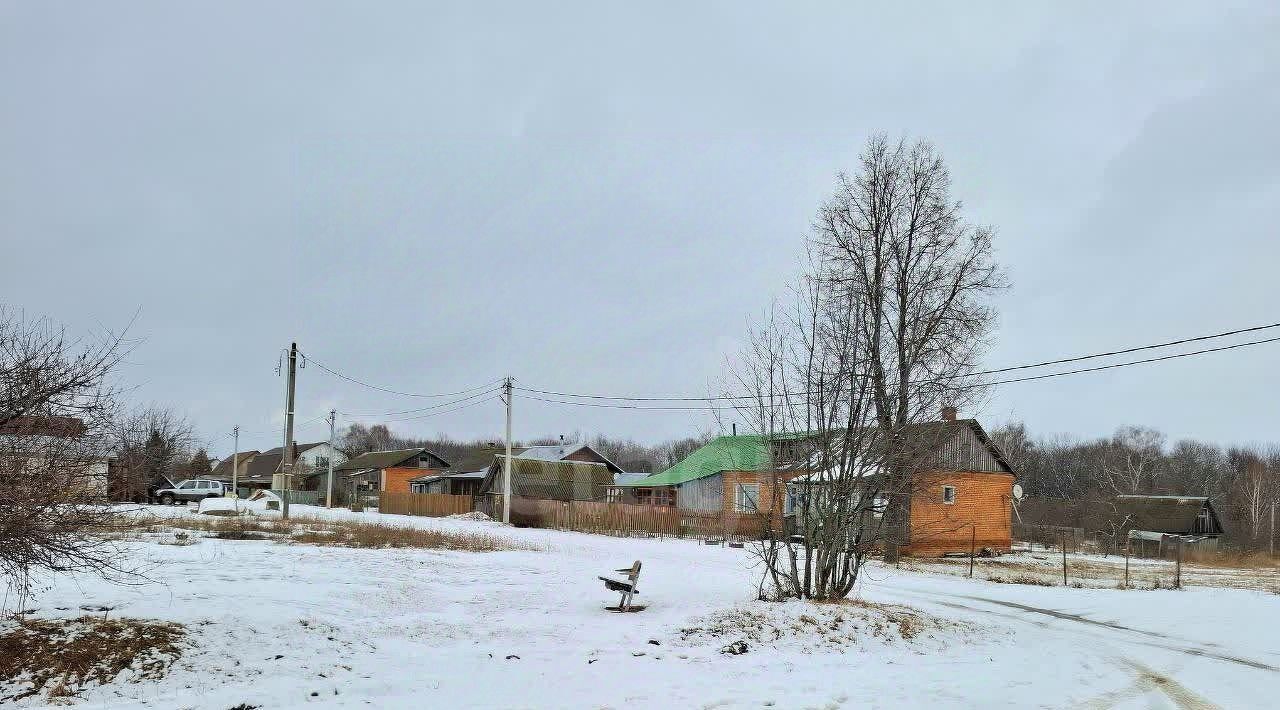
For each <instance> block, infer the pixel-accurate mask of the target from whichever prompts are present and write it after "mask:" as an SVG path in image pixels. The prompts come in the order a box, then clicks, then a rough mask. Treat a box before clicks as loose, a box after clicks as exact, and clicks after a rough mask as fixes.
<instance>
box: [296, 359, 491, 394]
mask: <svg viewBox="0 0 1280 710" xmlns="http://www.w3.org/2000/svg"><path fill="white" fill-rule="evenodd" d="M299 352H300V353H301V354H302V357H303V360H304V361H305V362H309V363H313V364H315V366H316V367H319V368H320V369H321V370H324V371H325V372H327V373H329V374H330V375H333V376H334V377H337V378H340V379H343V380H346V381H347V382H352V383H354V384H357V385H360V386H361V387H368V388H369V389H371V390H377V391H379V392H386V393H388V394H395V395H400V396H401V397H424V398H437V397H457V396H459V395H464V394H470V393H472V392H475V391H476V390H478V389H482V388H484V387H492V386H493V385H496V384H498V383H499V382H501V381H502V380H501V378H499V379H496V380H491V381H489V382H486V383H484V384H482V385H476V386H475V387H468V388H467V389H464V390H459V391H458V392H435V393H432V394H423V393H420V392H402V391H400V390H393V389H390V388H387V387H379V386H378V385H373V384H369V383H368V382H365V381H364V380H359V379H356V378H354V377H351V376H350V375H344V374H342V373H341V372H338V371H337V370H334V369H333V368H331V367H329V366H328V365H325V364H324V363H323V362H320V361H319V360H317V359H315V358H314V357H311V356H310V355H308V354H306V353H302V351H299Z"/></svg>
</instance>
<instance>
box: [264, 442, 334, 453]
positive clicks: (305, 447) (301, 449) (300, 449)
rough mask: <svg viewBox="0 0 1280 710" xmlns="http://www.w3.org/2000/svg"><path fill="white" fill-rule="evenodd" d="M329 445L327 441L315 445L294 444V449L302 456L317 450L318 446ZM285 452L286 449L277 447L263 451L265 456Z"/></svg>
mask: <svg viewBox="0 0 1280 710" xmlns="http://www.w3.org/2000/svg"><path fill="white" fill-rule="evenodd" d="M327 443H329V442H327V441H317V442H315V443H313V444H302V443H298V442H294V444H293V448H294V451H295V452H297V453H299V454H301V453H303V452H306V451H310V450H312V449H314V448H316V447H317V446H320V445H322V444H327ZM283 452H284V447H283V446H277V447H275V448H274V449H267V450H266V451H263V452H262V453H264V454H279V453H283Z"/></svg>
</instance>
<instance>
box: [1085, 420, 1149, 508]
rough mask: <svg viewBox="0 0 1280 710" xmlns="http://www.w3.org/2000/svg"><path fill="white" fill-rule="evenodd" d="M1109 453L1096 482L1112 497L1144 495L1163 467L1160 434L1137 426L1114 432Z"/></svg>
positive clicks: (1122, 428)
mask: <svg viewBox="0 0 1280 710" xmlns="http://www.w3.org/2000/svg"><path fill="white" fill-rule="evenodd" d="M1112 444H1113V445H1112V450H1111V452H1110V454H1109V455H1108V456H1107V458H1106V459H1105V460H1104V461H1103V464H1102V466H1101V467H1100V468H1099V469H1098V479H1099V482H1100V483H1101V484H1102V485H1103V486H1104V487H1105V488H1107V489H1110V490H1111V491H1112V492H1113V493H1117V494H1128V493H1147V492H1150V491H1151V490H1153V489H1154V488H1155V485H1156V478H1157V477H1158V476H1159V475H1160V473H1161V471H1162V470H1163V465H1164V434H1161V433H1160V432H1159V431H1156V430H1155V429H1150V428H1147V427H1140V426H1124V427H1120V428H1119V429H1117V430H1116V434H1115V437H1114V438H1113V439H1112Z"/></svg>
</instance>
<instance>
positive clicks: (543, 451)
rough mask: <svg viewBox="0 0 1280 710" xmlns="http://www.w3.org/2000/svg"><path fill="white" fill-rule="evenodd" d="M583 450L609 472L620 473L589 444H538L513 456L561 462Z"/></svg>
mask: <svg viewBox="0 0 1280 710" xmlns="http://www.w3.org/2000/svg"><path fill="white" fill-rule="evenodd" d="M583 449H586V450H587V451H590V452H591V453H593V454H595V455H596V457H598V458H599V459H600V462H601V463H603V464H604V465H606V466H608V467H609V470H610V471H613V472H614V473H618V472H620V471H622V467H621V466H618V465H617V464H615V463H614V462H612V461H610V460H609V459H608V458H607V457H606V456H605V455H604V454H602V453H600V452H599V451H596V450H595V449H593V448H591V446H590V445H589V444H539V445H537V446H527V447H525V448H524V449H523V450H522V451H519V452H516V453H514V455H515V456H516V457H518V458H522V459H533V460H535V461H563V460H565V458H566V457H569V456H572V455H574V454H576V453H578V452H579V451H582V450H583Z"/></svg>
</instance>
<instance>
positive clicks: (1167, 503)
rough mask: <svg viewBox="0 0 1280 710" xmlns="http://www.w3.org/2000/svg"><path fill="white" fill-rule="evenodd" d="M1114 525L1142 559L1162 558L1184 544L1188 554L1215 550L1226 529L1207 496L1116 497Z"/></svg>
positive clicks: (1117, 535)
mask: <svg viewBox="0 0 1280 710" xmlns="http://www.w3.org/2000/svg"><path fill="white" fill-rule="evenodd" d="M1112 523H1113V525H1114V527H1115V529H1116V532H1117V534H1116V538H1117V539H1121V540H1126V541H1127V542H1128V544H1129V545H1130V547H1131V549H1132V550H1133V552H1134V554H1135V555H1137V556H1139V557H1147V556H1156V557H1163V556H1165V555H1167V554H1171V553H1172V551H1173V550H1174V546H1175V545H1177V544H1179V542H1180V543H1181V544H1182V546H1183V548H1184V549H1185V550H1187V551H1213V550H1216V549H1217V548H1218V538H1219V537H1221V536H1222V533H1223V528H1222V522H1221V519H1220V518H1219V517H1218V511H1217V510H1216V509H1214V507H1213V502H1212V501H1210V500H1209V499H1208V498H1207V497H1204V496H1169V495H1161V496H1147V495H1120V496H1116V500H1115V512H1114V513H1113V514H1112Z"/></svg>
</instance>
